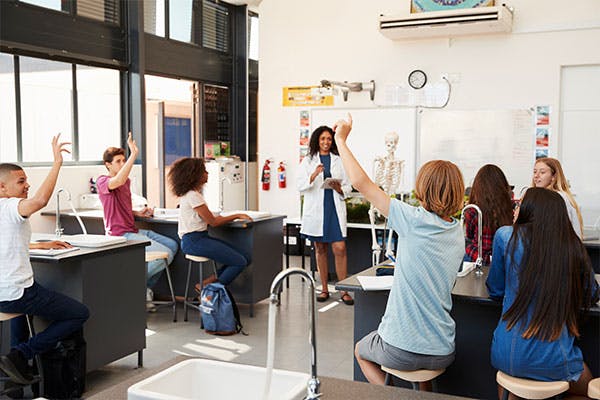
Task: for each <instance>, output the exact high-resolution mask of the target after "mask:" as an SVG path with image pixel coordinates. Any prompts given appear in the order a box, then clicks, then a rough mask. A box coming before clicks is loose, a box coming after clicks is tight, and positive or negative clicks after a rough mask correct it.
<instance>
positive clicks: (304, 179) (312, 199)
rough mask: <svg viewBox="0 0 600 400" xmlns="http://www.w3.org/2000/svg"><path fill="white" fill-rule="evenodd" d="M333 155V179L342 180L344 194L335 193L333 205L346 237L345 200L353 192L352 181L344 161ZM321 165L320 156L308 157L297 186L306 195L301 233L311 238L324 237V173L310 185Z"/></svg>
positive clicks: (304, 160) (300, 168)
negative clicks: (346, 171)
mask: <svg viewBox="0 0 600 400" xmlns="http://www.w3.org/2000/svg"><path fill="white" fill-rule="evenodd" d="M330 154H331V177H332V178H335V179H341V180H342V192H343V193H344V195H341V194H339V193H337V192H336V191H333V203H334V204H335V211H336V212H337V217H338V221H339V222H340V230H341V231H342V236H344V237H346V231H347V229H346V222H347V221H346V219H347V218H346V203H345V202H344V199H345V198H346V197H347V196H348V194H349V193H350V192H351V191H352V186H351V185H350V181H349V180H348V177H347V176H346V173H345V172H344V167H343V165H342V159H341V158H340V157H339V156H336V155H335V154H333V153H330ZM319 164H321V160H320V159H319V154H316V155H315V156H313V157H311V156H306V157H304V159H303V160H302V162H301V163H300V167H299V169H298V175H297V181H296V185H297V188H298V191H299V192H300V194H301V195H304V206H303V212H302V229H301V230H300V233H303V234H305V235H310V236H323V198H324V197H325V189H321V185H322V184H323V180H324V178H323V173H320V174H319V175H317V177H316V178H315V180H314V181H313V182H312V183H310V176H311V175H312V173H313V172H314V171H315V169H316V168H317V166H318V165H319Z"/></svg>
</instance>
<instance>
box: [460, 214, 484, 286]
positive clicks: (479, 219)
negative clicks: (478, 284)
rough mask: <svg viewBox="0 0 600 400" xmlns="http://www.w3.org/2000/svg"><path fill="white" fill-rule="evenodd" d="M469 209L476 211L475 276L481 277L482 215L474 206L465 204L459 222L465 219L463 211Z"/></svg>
mask: <svg viewBox="0 0 600 400" xmlns="http://www.w3.org/2000/svg"><path fill="white" fill-rule="evenodd" d="M469 208H474V209H475V210H476V211H477V260H475V274H476V275H483V270H482V269H481V267H483V256H482V255H483V245H482V243H481V236H482V234H483V232H482V229H483V228H482V225H483V214H482V213H481V208H479V206H477V205H475V204H467V205H466V206H465V208H463V210H462V213H461V214H460V220H461V221H464V219H465V210H467V209H469Z"/></svg>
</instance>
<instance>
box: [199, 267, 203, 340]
mask: <svg viewBox="0 0 600 400" xmlns="http://www.w3.org/2000/svg"><path fill="white" fill-rule="evenodd" d="M198 271H199V273H200V290H202V281H203V280H204V274H203V272H204V263H198ZM200 301H201V302H202V294H201V295H200ZM198 306H200V304H198ZM200 329H204V323H203V322H202V315H200Z"/></svg>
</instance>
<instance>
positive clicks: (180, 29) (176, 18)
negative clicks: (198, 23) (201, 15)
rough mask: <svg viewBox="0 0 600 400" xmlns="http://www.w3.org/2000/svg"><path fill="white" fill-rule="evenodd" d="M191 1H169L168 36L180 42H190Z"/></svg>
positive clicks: (192, 11) (191, 34)
mask: <svg viewBox="0 0 600 400" xmlns="http://www.w3.org/2000/svg"><path fill="white" fill-rule="evenodd" d="M193 14H194V10H193V1H192V0H177V1H169V38H170V39H175V40H179V41H182V42H188V43H191V42H192V38H193V26H194V24H193Z"/></svg>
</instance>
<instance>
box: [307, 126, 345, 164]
mask: <svg viewBox="0 0 600 400" xmlns="http://www.w3.org/2000/svg"><path fill="white" fill-rule="evenodd" d="M323 132H329V134H330V135H331V147H330V148H329V151H330V152H331V153H333V154H335V155H336V156H337V155H339V154H340V153H339V152H338V148H337V144H336V143H335V134H334V133H333V129H331V128H330V127H328V126H326V125H323V126H320V127H318V128H317V129H315V130H314V131H313V133H312V135H310V142H309V143H308V149H309V151H308V154H309V155H310V156H311V157H313V156H315V155H316V154H319V139H320V138H321V135H322V134H323Z"/></svg>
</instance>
